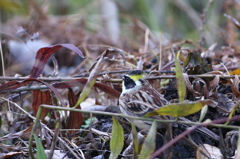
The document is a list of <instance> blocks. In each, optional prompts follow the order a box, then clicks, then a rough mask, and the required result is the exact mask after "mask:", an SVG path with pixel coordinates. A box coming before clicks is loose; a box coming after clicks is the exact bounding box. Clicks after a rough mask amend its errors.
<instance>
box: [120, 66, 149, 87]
mask: <svg viewBox="0 0 240 159" xmlns="http://www.w3.org/2000/svg"><path fill="white" fill-rule="evenodd" d="M143 73H144V72H143V71H142V70H134V71H130V72H128V73H127V74H125V75H122V78H123V82H122V88H123V92H125V91H127V90H130V89H131V90H134V89H135V88H136V89H137V88H141V87H142V86H143V83H144V82H145V80H144V79H143Z"/></svg>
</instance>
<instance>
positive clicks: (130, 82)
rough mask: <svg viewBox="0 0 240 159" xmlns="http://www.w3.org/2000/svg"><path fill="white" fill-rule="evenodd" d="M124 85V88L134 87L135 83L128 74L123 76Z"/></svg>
mask: <svg viewBox="0 0 240 159" xmlns="http://www.w3.org/2000/svg"><path fill="white" fill-rule="evenodd" d="M123 80H124V85H125V88H126V89H129V88H133V87H135V85H136V83H135V82H134V81H133V80H132V79H131V78H130V77H128V76H124V79H123Z"/></svg>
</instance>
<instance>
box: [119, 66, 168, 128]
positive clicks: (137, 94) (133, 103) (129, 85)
mask: <svg viewBox="0 0 240 159" xmlns="http://www.w3.org/2000/svg"><path fill="white" fill-rule="evenodd" d="M142 73H143V72H142V71H139V70H137V71H131V72H129V73H128V74H126V75H124V76H123V91H122V94H121V96H120V98H119V104H120V109H121V112H122V113H123V114H124V115H130V116H138V117H143V116H144V115H145V114H146V113H148V112H151V111H154V110H155V109H158V108H160V107H161V106H163V105H166V104H167V103H168V101H167V100H166V99H165V98H164V97H163V95H162V94H160V93H159V92H158V91H157V90H155V89H154V88H153V87H152V86H151V85H150V84H149V83H148V81H147V80H145V79H144V78H143V76H142ZM153 118H158V119H159V116H158V117H153ZM133 122H134V124H135V125H136V126H137V127H138V128H140V129H149V128H150V126H151V122H148V121H140V120H134V121H133Z"/></svg>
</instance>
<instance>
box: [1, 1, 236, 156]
mask: <svg viewBox="0 0 240 159" xmlns="http://www.w3.org/2000/svg"><path fill="white" fill-rule="evenodd" d="M35 7H36V6H35ZM39 9H40V10H41V8H39ZM38 14H40V15H41V16H40V15H39V17H40V20H39V21H38V22H37V23H34V25H33V26H31V25H30V22H29V21H26V20H25V21H24V22H22V23H21V24H22V26H24V28H21V29H20V30H18V32H17V35H16V37H17V38H18V39H20V40H22V41H24V42H26V41H28V40H29V39H31V40H33V41H34V40H35V39H36V38H38V36H40V37H41V36H43V37H45V38H47V39H49V40H50V43H51V44H52V46H48V47H43V48H40V49H39V50H38V51H37V52H36V53H35V55H36V58H35V59H34V60H35V63H34V65H33V66H32V70H31V72H29V73H28V74H25V72H24V73H23V72H21V69H18V68H17V67H16V66H17V65H15V66H14V64H15V63H14V60H12V59H11V58H9V57H6V56H4V58H5V60H9V63H10V64H9V65H6V70H5V74H6V75H7V76H6V77H5V78H2V79H0V82H1V85H0V93H1V98H0V103H1V114H0V119H1V124H0V126H1V130H0V132H1V136H0V141H1V142H2V143H1V144H2V145H3V146H1V148H0V149H1V156H3V157H9V156H10V157H12V156H15V155H20V156H21V157H23V158H24V157H25V158H28V157H29V151H28V148H29V145H28V144H29V137H30V135H33V134H32V128H33V124H34V122H35V117H37V113H38V110H39V109H40V107H41V106H42V105H48V106H49V107H48V108H45V107H44V108H43V109H42V112H41V115H40V117H39V119H40V122H41V124H39V126H38V129H37V131H35V135H36V136H35V142H34V144H33V145H31V146H32V147H33V148H34V149H35V148H38V147H41V148H40V150H41V151H40V150H39V151H38V153H36V152H34V151H33V150H34V149H33V150H32V151H33V153H35V154H37V155H39V153H43V149H44V150H45V151H49V154H53V153H61V152H62V153H63V154H64V155H65V156H68V157H69V158H97V157H101V158H109V156H111V157H112V156H114V158H115V157H116V156H118V157H119V158H121V157H130V158H131V157H134V158H138V155H140V157H143V156H144V158H146V157H150V156H151V155H153V156H158V157H160V158H161V157H163V156H164V157H166V154H168V155H169V156H172V158H203V157H202V155H203V154H204V155H207V156H208V157H213V156H212V155H217V156H220V157H223V158H231V157H234V156H235V152H236V150H237V149H239V147H238V146H237V144H236V143H237V141H238V131H234V130H236V129H237V128H238V125H239V119H240V118H238V120H234V121H232V120H230V119H227V117H228V116H230V117H232V116H235V117H238V115H239V110H238V109H239V107H238V103H239V98H240V91H239V75H240V73H239V67H240V66H239V62H240V60H239V59H240V58H239V48H238V47H237V46H236V45H234V44H235V41H233V40H232V39H228V42H226V44H229V45H223V46H220V47H218V46H217V44H216V43H214V44H212V45H211V46H210V47H209V48H207V47H205V46H200V45H199V44H198V43H197V42H195V41H192V40H185V39H184V40H182V41H177V42H176V41H175V42H168V43H167V44H166V43H163V44H161V45H160V43H161V42H159V41H157V40H156V39H157V38H156V37H154V34H152V32H151V31H150V30H149V28H147V27H146V26H145V27H144V26H143V25H142V23H141V22H139V23H137V22H136V23H132V27H133V30H134V31H133V33H134V34H133V35H134V38H130V37H129V38H130V40H129V39H125V40H126V41H124V40H119V43H117V44H114V43H113V42H112V41H111V40H109V39H108V38H107V36H102V35H101V33H100V31H99V30H96V32H97V34H96V35H94V34H93V33H92V32H90V31H88V30H87V29H84V28H83V27H79V26H78V24H76V23H74V22H68V23H69V24H70V25H69V26H68V31H67V32H66V30H65V29H66V25H65V23H66V21H67V17H65V18H63V19H60V18H59V17H57V16H56V17H52V19H51V18H49V17H48V16H49V15H48V14H45V13H44V12H39V13H38ZM225 16H226V17H227V18H228V19H230V21H228V22H227V23H228V24H229V25H230V24H231V23H234V25H235V26H236V27H237V28H238V29H239V23H238V22H237V20H236V18H233V17H231V16H230V15H228V14H226V15H225ZM40 21H41V22H40ZM54 22H56V23H57V24H58V26H57V27H56V28H54V26H55V24H54ZM15 23H17V21H16V22H15ZM18 23H19V22H18ZM19 24H20V23H19ZM43 24H44V25H43ZM5 25H6V26H9V25H10V22H9V23H6V24H5ZM30 26H31V27H30ZM44 26H49V27H48V28H45V27H44ZM225 29H226V30H225V34H228V33H229V35H233V33H232V32H234V30H233V29H232V28H225ZM139 32H145V34H141V35H139V34H138V33H139ZM39 33H40V34H39ZM60 33H61V34H60ZM64 33H65V34H64ZM11 34H14V33H13V32H11ZM59 36H60V37H59ZM16 37H15V38H16ZM87 37H89V38H88V39H87ZM135 37H136V38H135ZM5 39H6V43H8V42H10V39H9V37H6V38H5ZM135 39H137V40H135ZM139 39H140V40H139ZM231 40H232V41H231ZM229 41H230V42H229ZM231 42H232V43H231ZM230 44H233V45H230ZM153 45H155V46H156V47H161V49H155V48H154V47H152V46H153ZM159 45H160V46H159ZM143 46H144V47H143ZM62 47H63V48H62ZM60 48H62V49H60ZM66 48H67V49H66ZM68 49H70V50H71V51H73V52H76V53H77V54H78V55H75V53H73V52H69V50H68ZM3 51H6V50H3ZM55 52H57V53H56V54H54V53H55ZM178 52H179V56H178V57H179V59H178V60H179V64H178V63H177V64H176V58H175V57H176V56H177V55H176V54H177V53H178ZM160 55H161V59H159V57H160ZM51 56H55V57H56V59H57V60H56V61H57V63H58V64H57V65H59V66H60V69H59V70H58V71H56V72H59V73H60V72H61V73H62V72H64V73H63V74H64V76H61V75H60V74H57V73H55V74H57V76H58V77H59V80H58V81H56V80H51V79H53V78H54V77H52V76H51V74H46V73H45V72H44V68H45V67H47V66H50V67H54V68H55V69H57V67H56V66H54V65H55V64H54V62H51ZM83 57H85V58H83ZM174 61H175V64H174ZM23 63H24V61H23ZM159 63H160V64H162V66H161V67H160V66H159ZM76 68H77V69H76ZM158 68H161V69H160V70H158ZM64 69H65V71H64ZM134 69H142V70H144V71H145V72H146V73H147V74H148V75H149V76H148V77H147V78H149V79H151V78H155V77H156V79H151V80H149V81H150V83H151V84H152V85H153V86H154V87H155V89H156V90H158V91H159V92H161V93H162V94H163V95H164V97H165V98H166V99H168V100H169V102H170V105H168V106H166V107H162V108H160V109H159V110H156V111H154V112H150V113H149V114H150V115H167V116H172V117H182V116H186V119H187V120H185V121H184V126H182V125H180V124H177V122H175V121H174V119H173V118H172V117H170V119H173V121H172V122H173V124H168V125H171V126H170V127H171V128H170V127H168V128H167V131H166V130H165V129H159V130H157V133H156V130H155V129H156V125H154V124H156V123H155V122H154V124H153V126H152V128H151V130H150V132H144V131H140V130H137V132H134V133H135V135H133V137H132V135H131V134H132V133H133V132H131V131H132V130H133V129H132V128H131V124H130V123H128V122H127V120H126V119H125V118H123V117H121V115H119V114H120V110H119V107H118V97H119V96H120V93H121V79H120V77H119V75H121V74H124V73H125V72H127V71H129V70H134ZM173 70H175V71H177V70H180V71H178V72H176V73H175V72H174V71H173ZM181 71H182V72H181ZM154 72H155V73H154ZM229 72H230V73H229ZM17 73H18V74H20V75H17V76H15V77H16V78H15V79H8V78H7V77H8V76H13V75H15V74H17ZM21 75H22V76H25V77H24V80H22V79H20V78H18V77H19V76H21ZM165 76H167V77H170V78H167V77H166V78H164V77H165ZM42 77H47V78H48V79H49V80H48V81H44V80H43V79H41V78H42ZM61 77H69V79H68V80H64V79H63V78H62V79H61ZM158 77H162V78H158ZM76 78H77V79H76ZM178 80H179V81H180V82H179V81H178ZM181 82H185V84H186V86H185V85H183V84H181ZM42 86H46V87H44V88H43V87H42ZM160 86H161V88H159V87H160ZM31 87H37V88H39V89H38V90H28V89H29V88H31ZM185 87H186V88H185ZM20 88H24V89H25V90H21V89H20ZM42 88H43V89H42ZM179 88H180V89H186V94H185V92H184V91H183V92H182V91H179ZM18 90H19V92H17V93H16V92H15V93H11V91H18ZM178 94H180V95H179V96H180V97H179V96H178ZM86 99H94V100H93V102H92V103H94V104H92V105H91V106H89V108H87V109H86V110H93V111H89V112H88V113H86V112H75V111H70V112H69V111H58V110H54V109H51V106H59V107H66V108H67V107H69V108H75V106H76V108H75V109H77V110H83V111H84V109H82V108H81V103H82V102H83V101H86ZM183 99H184V100H183ZM8 101H11V102H8ZM13 103H15V104H13ZM76 103H77V104H76ZM16 105H18V107H16ZM205 105H208V106H209V107H208V109H206V110H207V111H206V112H204V113H201V111H200V110H201V108H202V107H204V106H205ZM19 107H20V108H22V109H24V110H26V111H24V112H23V111H21V109H19ZM91 107H92V108H94V109H92V108H91ZM168 107H169V108H168ZM189 107H191V108H192V107H193V108H192V109H190V108H189ZM205 108H206V107H205ZM97 109H99V110H101V112H106V114H97V113H96V112H97V111H96V110H97ZM161 109H166V110H164V113H166V112H167V113H166V114H161V112H162V111H163V110H161ZM171 109H174V110H175V111H177V112H175V113H174V111H171ZM183 109H184V110H183ZM186 109H189V111H186ZM103 110H104V111H103ZM169 111H170V113H168V112H169ZM95 113H96V114H95ZM107 113H110V114H112V116H114V115H117V116H116V117H114V123H115V125H114V127H113V121H112V117H111V116H109V114H107ZM171 113H174V114H171ZM201 114H202V115H201ZM29 116H33V117H34V118H30V117H29ZM93 117H95V118H93ZM199 118H201V121H202V122H201V123H199V122H198V121H199ZM218 119H226V120H225V121H224V122H221V123H219V124H222V125H223V124H224V123H226V122H227V123H228V126H229V127H228V128H227V126H226V125H225V126H226V127H224V126H223V127H221V126H219V125H218V127H221V128H217V126H216V125H215V126H214V125H208V124H207V123H208V122H211V121H215V122H216V123H217V120H218ZM89 120H90V121H91V122H89V123H87V122H86V121H89ZM58 122H60V132H59V134H58V135H57V137H58V139H57V142H56V143H54V144H55V146H52V145H54V144H53V143H52V142H53V141H54V135H52V134H53V133H54V131H57V130H58V129H57V128H56V123H58ZM193 122H194V123H193ZM86 123H87V125H86ZM193 124H194V126H191V125H193ZM199 124H200V125H199ZM201 124H202V125H201ZM204 124H205V125H204ZM213 124H214V122H213ZM42 125H44V126H42ZM83 125H84V126H83ZM116 125H117V126H116ZM201 126H204V127H202V128H204V129H208V131H211V132H212V133H214V134H217V135H218V136H220V140H219V141H216V140H215V139H214V138H212V137H211V135H208V134H204V133H202V132H199V131H197V128H198V127H201ZM205 126H207V127H205ZM116 127H117V128H116ZM117 130H121V131H120V132H118V131H117ZM122 130H123V132H122ZM136 133H140V134H141V133H142V134H143V135H142V136H141V135H136ZM118 134H121V137H120V138H116V136H117V135H118ZM183 134H184V135H183ZM189 134H191V138H189V137H188V136H189ZM152 135H153V136H152ZM130 136H131V137H130ZM139 136H141V138H142V137H144V138H145V139H146V140H145V141H144V142H142V141H141V142H137V141H138V140H139V141H140V140H141V139H140V137H139ZM155 136H156V138H155ZM59 138H61V139H62V140H63V141H64V142H63V141H60V140H59ZM167 138H168V141H169V139H177V140H176V141H175V140H173V141H174V142H173V143H171V144H169V143H170V142H167V144H169V147H171V148H170V149H165V148H164V145H165V143H166V141H167V140H166V139H167ZM118 140H121V141H118ZM115 141H116V142H115ZM153 141H155V142H153ZM123 142H124V144H123ZM133 142H134V146H133V147H129V145H128V144H129V143H133ZM164 142H165V143H164ZM136 143H139V145H136ZM113 145H114V146H115V147H113ZM192 145H195V147H192ZM16 146H17V148H16ZM136 146H139V147H137V148H136ZM222 146H223V147H222ZM18 147H21V148H19V149H18ZM148 147H151V148H152V150H151V151H147V148H148ZM131 148H132V150H131V151H128V150H129V149H131ZM58 150H61V152H59V151H58ZM158 150H161V151H158ZM169 150H171V151H169ZM135 151H138V152H135ZM216 152H217V154H215V153H216ZM161 153H162V154H161ZM204 155H203V156H204ZM44 156H45V155H44Z"/></svg>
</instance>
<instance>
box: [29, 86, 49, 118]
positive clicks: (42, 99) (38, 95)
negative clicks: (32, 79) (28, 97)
mask: <svg viewBox="0 0 240 159" xmlns="http://www.w3.org/2000/svg"><path fill="white" fill-rule="evenodd" d="M50 93H51V92H50V90H46V91H40V90H36V91H33V104H32V109H33V115H34V116H36V115H37V111H38V109H39V107H40V105H41V104H47V105H50V104H51V94H50ZM48 112H49V109H47V108H43V109H42V113H41V116H40V120H43V119H44V117H45V116H46V115H47V114H48Z"/></svg>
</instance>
